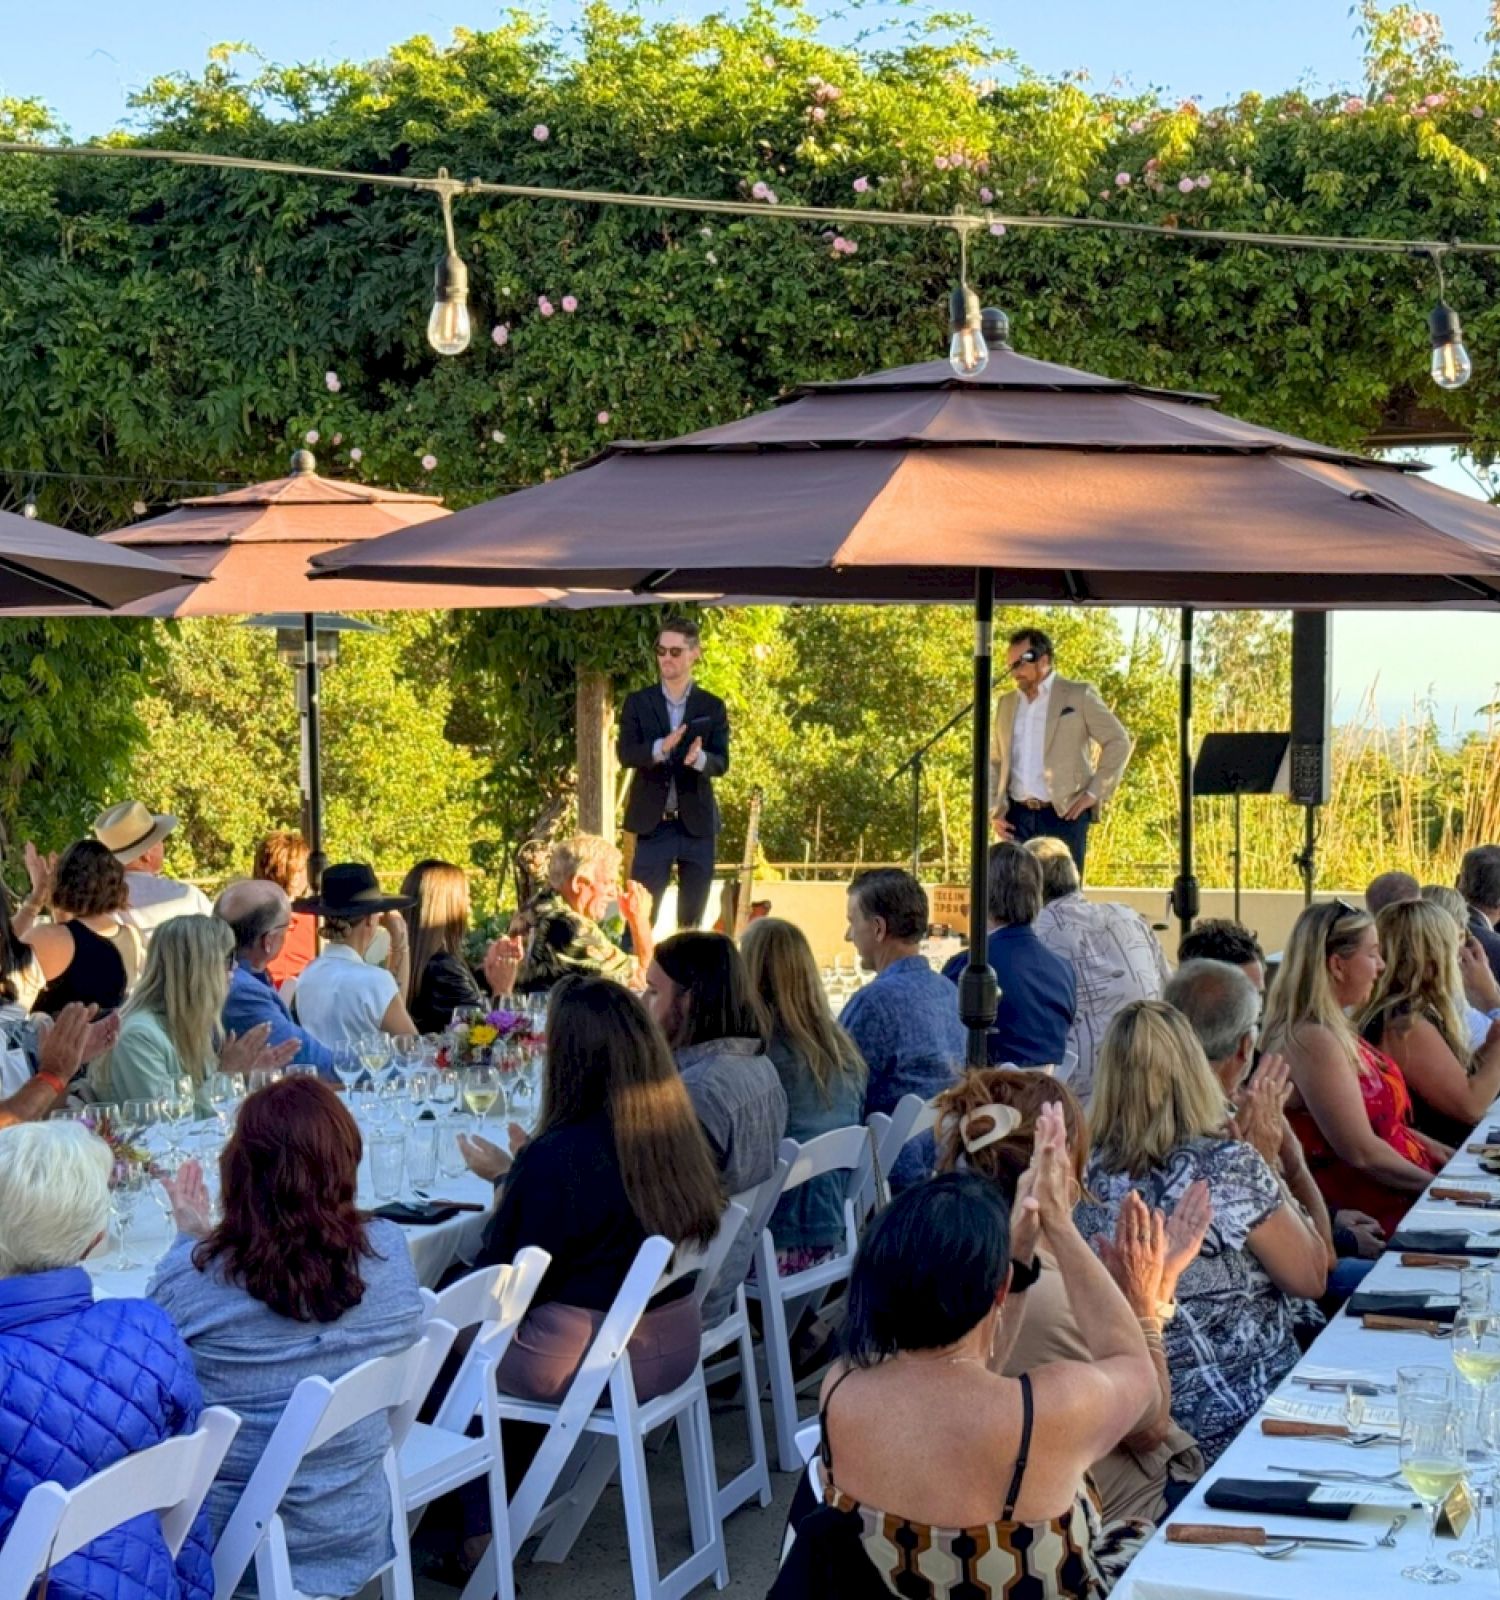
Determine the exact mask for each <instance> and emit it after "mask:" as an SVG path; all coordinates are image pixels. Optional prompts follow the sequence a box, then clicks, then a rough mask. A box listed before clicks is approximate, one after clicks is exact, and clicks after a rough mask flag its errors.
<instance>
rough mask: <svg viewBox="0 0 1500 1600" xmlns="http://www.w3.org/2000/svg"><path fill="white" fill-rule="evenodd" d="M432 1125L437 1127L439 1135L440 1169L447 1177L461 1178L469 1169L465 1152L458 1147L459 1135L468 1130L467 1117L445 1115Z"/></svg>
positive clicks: (438, 1161)
mask: <svg viewBox="0 0 1500 1600" xmlns="http://www.w3.org/2000/svg"><path fill="white" fill-rule="evenodd" d="M432 1126H433V1127H434V1128H436V1129H437V1136H438V1146H437V1163H438V1171H439V1172H441V1173H442V1175H443V1176H444V1177H445V1178H461V1177H462V1176H463V1175H464V1173H466V1172H467V1171H468V1170H469V1163H468V1162H467V1161H465V1160H464V1153H463V1151H462V1150H460V1149H459V1148H458V1139H459V1135H460V1134H463V1133H467V1132H468V1122H467V1119H466V1118H464V1117H443V1118H441V1119H440V1120H439V1121H437V1122H434V1123H433V1124H432Z"/></svg>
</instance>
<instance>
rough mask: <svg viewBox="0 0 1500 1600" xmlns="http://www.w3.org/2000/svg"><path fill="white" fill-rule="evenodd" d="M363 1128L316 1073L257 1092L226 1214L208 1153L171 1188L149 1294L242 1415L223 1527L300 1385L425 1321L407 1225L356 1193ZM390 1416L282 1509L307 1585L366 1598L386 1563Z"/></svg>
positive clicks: (348, 1437) (393, 1345)
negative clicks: (378, 1214)
mask: <svg viewBox="0 0 1500 1600" xmlns="http://www.w3.org/2000/svg"><path fill="white" fill-rule="evenodd" d="M359 1158H360V1136H359V1129H358V1127H357V1126H356V1125H355V1121H354V1118H353V1117H352V1116H350V1114H349V1112H348V1110H347V1108H346V1107H345V1105H344V1103H343V1101H342V1100H341V1099H340V1098H339V1096H338V1095H337V1094H336V1093H334V1091H333V1090H332V1089H330V1088H329V1087H328V1086H327V1084H325V1083H322V1082H320V1081H319V1080H318V1079H316V1078H307V1077H296V1078H287V1079H284V1080H282V1081H281V1082H279V1083H272V1084H268V1085H267V1086H266V1087H265V1088H263V1089H257V1090H256V1091H255V1093H254V1094H252V1095H250V1096H249V1097H248V1098H247V1099H246V1100H245V1102H244V1104H243V1105H241V1107H240V1111H239V1116H238V1118H237V1119H236V1122H235V1129H234V1133H233V1134H232V1135H231V1136H230V1139H229V1142H228V1144H226V1145H225V1147H224V1154H223V1156H222V1158H221V1159H220V1163H219V1170H220V1187H221V1191H222V1199H223V1219H222V1220H221V1221H220V1222H219V1223H218V1224H217V1225H216V1226H215V1225H211V1223H210V1206H209V1201H208V1193H207V1190H206V1188H205V1186H204V1182H203V1174H202V1171H201V1170H200V1169H199V1167H198V1164H197V1163H196V1162H192V1161H190V1162H188V1163H187V1164H186V1165H185V1166H184V1167H183V1169H182V1172H181V1174H180V1175H179V1176H178V1178H177V1180H176V1181H175V1183H171V1184H169V1185H168V1186H167V1187H168V1192H169V1193H170V1194H171V1196H172V1209H173V1215H174V1217H175V1218H176V1221H177V1225H178V1228H179V1230H180V1231H179V1236H178V1238H177V1240H176V1242H175V1243H174V1244H173V1246H172V1248H171V1249H170V1250H169V1251H168V1252H167V1254H166V1255H165V1256H164V1257H163V1258H162V1261H161V1263H160V1265H159V1266H158V1267H157V1269H156V1273H155V1275H154V1277H153V1278H152V1280H151V1284H150V1286H149V1288H148V1289H147V1291H146V1292H147V1295H148V1297H149V1298H150V1299H152V1300H154V1301H156V1303H157V1304H158V1305H159V1306H161V1307H162V1308H163V1309H164V1310H165V1311H166V1312H167V1313H168V1315H169V1316H170V1317H171V1318H172V1320H173V1322H175V1323H176V1324H177V1329H178V1332H179V1333H181V1335H182V1337H183V1340H184V1341H185V1343H186V1344H187V1347H188V1349H189V1350H190V1351H191V1352H192V1356H193V1364H194V1366H195V1367H196V1368H197V1372H198V1381H199V1384H200V1385H201V1386H202V1389H203V1392H204V1395H205V1397H211V1398H206V1400H205V1403H206V1404H208V1405H225V1406H229V1407H230V1408H231V1409H233V1410H234V1411H236V1412H238V1414H239V1416H240V1417H241V1419H242V1421H241V1424H240V1431H239V1432H238V1434H236V1435H235V1440H234V1443H233V1444H232V1445H231V1446H230V1449H229V1454H228V1456H227V1457H226V1458H225V1461H224V1465H223V1467H222V1468H221V1469H220V1472H219V1476H218V1478H217V1480H216V1481H215V1483H214V1486H213V1488H212V1489H211V1490H210V1491H209V1497H208V1501H207V1509H208V1514H209V1521H210V1523H211V1525H212V1529H213V1535H214V1537H215V1538H216V1539H217V1538H218V1536H219V1534H220V1533H221V1532H222V1531H223V1528H224V1524H225V1522H227V1521H228V1519H229V1515H230V1513H231V1512H232V1511H233V1509H234V1507H235V1504H236V1502H237V1501H238V1499H239V1496H240V1492H241V1491H242V1490H243V1489H244V1487H245V1484H246V1483H247V1481H248V1480H249V1477H250V1474H251V1473H252V1472H253V1471H254V1470H255V1466H256V1463H257V1462H258V1461H259V1460H260V1457H261V1454H262V1452H263V1451H264V1449H265V1446H266V1441H267V1440H268V1439H269V1438H270V1436H271V1433H272V1430H273V1429H274V1428H275V1427H276V1424H277V1423H278V1422H279V1421H280V1420H281V1413H282V1412H283V1410H285V1408H286V1403H287V1401H288V1400H289V1399H290V1398H291V1393H292V1390H293V1389H295V1388H296V1387H297V1385H298V1384H299V1383H300V1382H301V1381H302V1380H303V1379H304V1378H311V1377H321V1378H329V1379H334V1378H340V1377H342V1376H343V1375H344V1374H345V1373H346V1372H348V1371H349V1370H350V1369H351V1368H353V1367H357V1366H359V1365H360V1363H361V1362H364V1361H368V1360H370V1359H371V1358H372V1357H374V1356H384V1355H391V1354H393V1353H395V1352H396V1351H400V1350H405V1349H408V1348H409V1347H410V1346H411V1345H412V1344H413V1343H414V1342H415V1341H416V1338H417V1335H418V1332H419V1329H420V1325H421V1321H422V1300H421V1295H420V1293H419V1291H418V1288H417V1278H416V1273H415V1271H414V1270H413V1268H412V1264H411V1256H410V1254H409V1253H408V1251H407V1248H406V1241H405V1239H404V1238H403V1237H402V1234H401V1230H400V1229H399V1228H398V1227H397V1226H396V1225H395V1224H394V1223H392V1222H384V1221H382V1220H380V1219H379V1218H375V1217H371V1216H370V1215H369V1214H368V1213H366V1212H363V1211H361V1210H360V1209H359V1208H358V1207H357V1206H356V1205H355V1202H354V1191H355V1178H356V1172H357V1169H358V1166H359ZM389 1443H390V1430H389V1428H388V1427H387V1425H386V1422H385V1419H384V1418H383V1417H374V1418H371V1419H369V1420H367V1421H365V1422H362V1423H360V1424H358V1425H357V1426H356V1427H353V1428H350V1429H349V1430H348V1431H347V1432H344V1433H341V1434H339V1435H338V1437H337V1438H335V1439H333V1440H331V1441H330V1442H329V1443H328V1444H326V1445H324V1446H323V1448H322V1449H320V1450H318V1451H317V1452H316V1453H315V1454H314V1455H313V1456H311V1457H310V1458H309V1459H308V1461H307V1463H306V1464H305V1465H304V1466H303V1468H302V1470H301V1471H300V1472H299V1473H298V1474H297V1476H296V1477H295V1478H294V1479H293V1480H292V1485H291V1488H290V1490H289V1491H288V1493H287V1496H286V1498H285V1500H283V1501H282V1504H281V1519H282V1522H283V1523H284V1524H285V1527H286V1537H287V1545H288V1548H289V1550H290V1553H291V1563H292V1576H293V1578H294V1579H295V1580H296V1585H297V1588H298V1589H299V1590H300V1591H301V1592H302V1593H304V1594H317V1595H344V1594H355V1593H357V1592H358V1590H359V1589H360V1588H362V1587H363V1585H364V1584H365V1582H366V1581H367V1580H368V1579H369V1577H370V1575H371V1574H372V1573H373V1572H375V1571H376V1570H377V1569H378V1568H379V1567H381V1566H382V1565H383V1564H384V1563H385V1562H387V1561H389V1560H390V1558H391V1555H392V1553H393V1552H392V1548H391V1538H390V1500H389V1496H388V1493H387V1490H386V1486H385V1480H384V1477H383V1474H382V1472H381V1466H380V1461H381V1457H382V1456H383V1455H384V1453H385V1450H386V1447H387V1445H388V1444H389Z"/></svg>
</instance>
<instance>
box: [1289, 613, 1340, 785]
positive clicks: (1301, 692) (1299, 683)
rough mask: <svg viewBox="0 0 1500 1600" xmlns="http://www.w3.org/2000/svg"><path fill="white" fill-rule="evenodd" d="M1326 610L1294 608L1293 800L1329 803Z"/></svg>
mask: <svg viewBox="0 0 1500 1600" xmlns="http://www.w3.org/2000/svg"><path fill="white" fill-rule="evenodd" d="M1328 667H1329V627H1328V613H1327V612H1326V611H1294V612H1293V613H1292V750H1291V773H1290V783H1291V795H1290V798H1291V801H1292V803H1293V804H1294V805H1299V806H1322V805H1327V804H1328V797H1329V793H1330V790H1331V787H1332V776H1333V774H1332V760H1331V746H1332V740H1331V737H1330V734H1331V724H1332V721H1333V684H1332V679H1331V675H1330V673H1329V670H1328Z"/></svg>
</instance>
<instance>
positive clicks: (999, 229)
mask: <svg viewBox="0 0 1500 1600" xmlns="http://www.w3.org/2000/svg"><path fill="white" fill-rule="evenodd" d="M990 232H991V233H992V234H994V236H995V237H996V238H997V239H1003V238H1004V237H1005V224H1004V223H1003V222H992V223H991V224H990Z"/></svg>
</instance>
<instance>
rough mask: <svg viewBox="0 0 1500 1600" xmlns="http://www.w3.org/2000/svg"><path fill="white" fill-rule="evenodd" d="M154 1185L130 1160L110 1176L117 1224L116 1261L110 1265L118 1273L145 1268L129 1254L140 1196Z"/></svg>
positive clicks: (119, 1162)
mask: <svg viewBox="0 0 1500 1600" xmlns="http://www.w3.org/2000/svg"><path fill="white" fill-rule="evenodd" d="M153 1182H154V1180H153V1179H152V1177H151V1175H150V1173H149V1172H147V1170H146V1169H145V1167H143V1166H141V1165H140V1164H139V1163H138V1162H135V1161H131V1160H130V1159H129V1158H128V1157H121V1158H120V1159H118V1160H117V1161H116V1162H115V1164H114V1169H113V1171H112V1173H111V1175H110V1199H109V1204H110V1212H111V1214H112V1215H113V1217H114V1223H115V1258H114V1260H113V1261H112V1262H111V1263H110V1265H111V1266H112V1267H114V1268H115V1269H116V1270H117V1271H121V1272H125V1271H129V1270H130V1269H131V1268H132V1267H139V1266H143V1265H145V1263H144V1262H141V1261H137V1260H136V1259H135V1257H134V1256H133V1255H131V1253H130V1229H131V1226H132V1224H133V1223H134V1222H135V1213H136V1207H137V1206H138V1205H139V1204H140V1200H141V1196H142V1194H144V1193H145V1191H146V1189H147V1188H148V1187H149V1186H150V1185H151V1184H152V1183H153Z"/></svg>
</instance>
